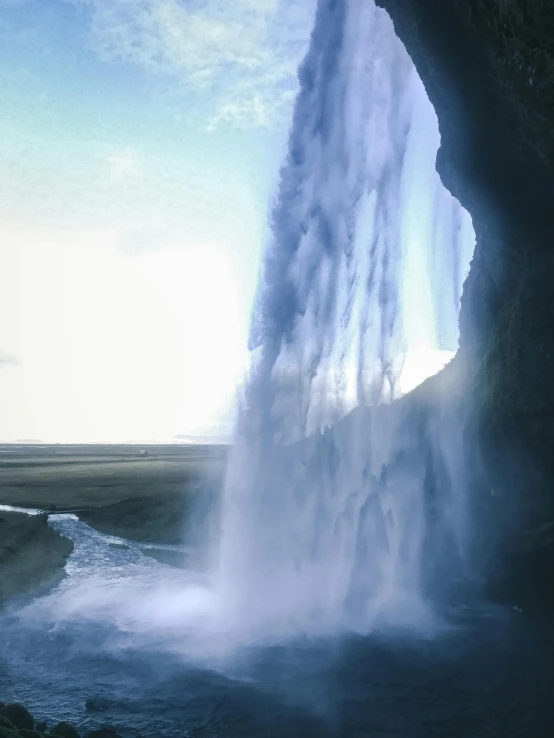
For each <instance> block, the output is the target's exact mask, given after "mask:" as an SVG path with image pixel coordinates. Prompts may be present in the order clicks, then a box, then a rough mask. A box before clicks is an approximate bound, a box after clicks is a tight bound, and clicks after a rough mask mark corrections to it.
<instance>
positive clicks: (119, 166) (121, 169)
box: [106, 149, 143, 184]
mask: <svg viewBox="0 0 554 738" xmlns="http://www.w3.org/2000/svg"><path fill="white" fill-rule="evenodd" d="M106 164H107V165H108V170H109V177H110V181H111V182H113V183H116V184H120V183H122V182H129V181H130V180H140V179H142V177H143V167H142V162H141V159H140V157H139V155H138V154H137V153H136V152H134V151H132V150H131V149H121V150H120V151H116V152H114V153H112V154H110V155H108V156H106Z"/></svg>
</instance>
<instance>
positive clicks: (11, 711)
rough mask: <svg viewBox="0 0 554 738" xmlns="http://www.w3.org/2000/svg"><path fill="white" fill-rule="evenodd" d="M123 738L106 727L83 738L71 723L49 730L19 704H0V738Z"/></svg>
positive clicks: (59, 724)
mask: <svg viewBox="0 0 554 738" xmlns="http://www.w3.org/2000/svg"><path fill="white" fill-rule="evenodd" d="M54 737H55V738H121V736H120V735H119V733H118V732H117V730H116V729H115V728H112V727H109V726H108V727H104V728H100V729H99V730H93V731H92V732H89V733H87V734H86V736H82V735H81V734H80V733H79V732H78V731H77V730H76V729H75V728H74V727H73V726H72V725H69V723H65V722H61V723H58V724H57V725H55V726H54V727H53V728H52V729H51V730H48V726H47V725H46V723H38V724H36V726H35V719H34V717H33V716H32V715H31V713H30V712H29V711H28V710H27V709H26V708H25V707H24V706H23V705H20V704H18V703H11V704H8V705H4V703H3V702H0V738H54Z"/></svg>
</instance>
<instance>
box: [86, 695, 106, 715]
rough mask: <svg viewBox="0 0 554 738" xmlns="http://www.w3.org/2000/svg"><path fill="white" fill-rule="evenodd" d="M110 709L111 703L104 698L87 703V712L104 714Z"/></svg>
mask: <svg viewBox="0 0 554 738" xmlns="http://www.w3.org/2000/svg"><path fill="white" fill-rule="evenodd" d="M109 708H110V701H109V700H107V699H105V698H103V697H92V698H91V699H88V700H87V701H86V702H85V709H86V711H87V712H102V711H103V710H108V709H109Z"/></svg>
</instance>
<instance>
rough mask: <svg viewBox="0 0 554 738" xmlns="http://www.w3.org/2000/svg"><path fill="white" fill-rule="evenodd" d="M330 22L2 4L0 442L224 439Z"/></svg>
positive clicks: (263, 3)
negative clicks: (276, 199)
mask: <svg viewBox="0 0 554 738" xmlns="http://www.w3.org/2000/svg"><path fill="white" fill-rule="evenodd" d="M314 4H315V3H310V2H306V0H302V1H301V2H298V3H294V2H289V1H287V2H285V0H282V1H280V0H236V1H235V2H233V3H229V2H224V1H223V0H207V1H204V2H201V1H195V0H191V1H190V2H184V1H183V0H133V2H130V1H129V0H50V1H49V2H44V1H43V0H0V110H1V113H2V114H1V116H0V273H1V274H2V277H1V278H0V280H1V281H2V283H3V284H2V297H1V298H0V304H1V309H2V314H3V315H4V316H6V315H9V316H10V317H9V319H8V320H6V319H4V320H3V321H2V325H1V327H0V367H1V371H0V402H1V403H2V407H3V413H2V419H1V420H0V439H4V440H13V439H15V438H21V437H24V438H40V439H42V440H46V441H64V440H75V441H91V440H114V441H117V440H121V441H124V440H131V439H133V438H156V439H165V438H168V437H171V436H172V435H174V434H177V433H182V434H188V433H190V434H194V433H200V434H202V433H204V432H217V431H218V429H219V427H220V426H221V425H225V422H226V418H227V415H228V408H229V407H230V403H231V395H232V390H233V388H234V387H235V385H236V378H237V376H239V375H240V372H241V371H243V369H244V365H245V362H246V350H245V346H246V333H247V329H248V316H249V312H250V306H251V302H252V298H253V293H254V289H255V284H256V279H257V274H258V269H259V257H260V253H261V249H262V247H263V244H264V242H265V240H266V238H267V233H266V214H267V210H268V202H269V200H270V198H271V196H272V193H273V191H274V188H275V184H276V182H277V177H278V168H279V163H280V160H281V157H282V152H283V147H284V143H285V140H286V134H287V129H288V121H289V120H290V111H291V106H292V101H293V99H294V94H295V90H296V76H295V70H296V67H297V64H298V62H299V61H300V59H301V58H302V56H303V54H304V52H305V50H306V47H307V43H308V40H309V35H310V30H311V24H312V12H313V6H314ZM214 275H215V276H214ZM218 275H219V276H218ZM137 326H138V327H137ZM112 334H113V335H112ZM137 398H140V399H137ZM137 406H138V409H137ZM202 407H203V408H204V410H202ZM214 429H215V431H214Z"/></svg>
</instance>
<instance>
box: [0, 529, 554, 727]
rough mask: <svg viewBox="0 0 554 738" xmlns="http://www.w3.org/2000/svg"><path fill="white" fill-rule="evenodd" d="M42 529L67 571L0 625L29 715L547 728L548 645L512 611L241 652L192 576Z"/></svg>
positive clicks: (471, 612) (88, 720)
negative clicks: (420, 629)
mask: <svg viewBox="0 0 554 738" xmlns="http://www.w3.org/2000/svg"><path fill="white" fill-rule="evenodd" d="M51 524H52V525H53V526H54V527H56V528H57V529H58V530H60V532H63V533H65V534H66V535H68V536H70V537H71V538H73V539H74V540H75V544H76V545H75V551H74V553H73V554H72V556H71V558H70V560H69V562H68V566H67V573H68V576H67V577H66V579H65V580H64V581H63V582H62V583H61V584H60V585H59V586H58V588H57V589H56V590H55V591H53V592H52V593H50V594H49V595H47V596H45V597H42V598H40V599H38V600H36V601H34V602H33V603H31V604H29V605H27V606H26V607H25V608H23V609H19V610H15V611H14V610H12V611H11V612H7V613H5V614H4V615H3V616H2V618H1V620H0V669H1V671H0V692H1V694H2V696H3V697H8V698H9V699H16V700H19V701H22V702H24V703H25V704H27V705H28V706H29V707H30V708H31V709H32V710H33V711H34V713H35V715H36V716H37V717H38V718H41V719H42V718H46V719H48V720H49V721H50V722H52V721H58V720H62V719H64V720H67V721H70V722H73V723H74V724H76V725H77V726H78V727H79V728H81V729H82V730H83V731H86V730H87V729H91V728H93V727H97V726H101V725H105V724H110V725H115V726H116V727H118V729H119V731H120V732H121V734H122V735H123V736H125V737H127V736H128V737H129V738H131V737H136V736H160V738H163V737H166V736H167V738H169V737H170V736H171V737H173V736H283V737H285V736H287V737H291V738H292V737H296V736H306V737H307V738H309V737H310V736H314V738H315V737H316V736H317V737H318V738H321V737H324V736H360V737H362V736H364V737H373V736H398V737H402V738H412V737H413V738H419V737H420V736H421V738H432V737H433V736H452V737H453V738H456V737H458V736H459V737H460V738H462V737H463V738H467V737H471V736H481V735H483V736H514V737H515V736H518V737H519V736H534V735H536V736H542V735H545V736H547V735H554V714H553V709H552V708H551V707H550V701H551V694H552V693H553V688H554V658H553V651H552V647H551V643H550V641H549V640H548V639H547V638H546V636H545V635H544V633H541V634H539V633H538V631H536V630H535V629H534V627H533V626H532V625H531V624H529V623H528V622H527V621H526V619H525V617H524V616H522V615H520V614H519V613H517V612H515V611H513V610H509V609H500V608H493V607H486V606H480V607H472V608H469V607H461V608H460V609H458V610H456V611H452V612H451V613H449V615H448V617H447V619H446V622H445V623H444V625H443V627H442V628H440V629H438V630H437V631H435V632H434V633H433V634H432V636H431V634H421V633H420V634H419V635H414V634H409V633H398V632H396V633H393V632H390V631H389V632H387V631H381V632H379V633H376V634H373V635H371V636H366V637H361V636H350V637H341V638H339V637H338V636H327V637H326V638H319V639H309V638H307V637H303V638H300V639H296V640H295V641H293V642H288V643H286V644H280V645H270V644H263V643H259V644H258V645H256V646H249V645H248V644H247V643H245V642H240V641H237V640H236V639H235V640H233V639H232V637H231V634H229V633H228V632H226V629H225V623H224V621H223V619H222V615H221V614H220V615H219V617H218V618H215V617H214V608H216V605H217V603H215V602H214V600H213V596H212V595H211V593H210V589H209V586H208V583H207V582H206V581H205V580H204V577H203V576H202V575H201V574H195V573H192V572H191V573H188V572H183V571H180V570H177V569H171V568H169V567H167V566H164V565H162V564H159V563H157V562H156V561H154V560H153V559H150V558H148V557H145V556H143V554H142V553H141V551H140V548H139V546H138V544H133V543H128V542H125V543H126V544H127V546H128V547H127V548H119V547H117V548H116V547H114V545H113V544H114V543H115V544H118V543H119V544H121V543H123V542H121V541H117V539H113V538H109V537H106V536H103V535H101V534H99V533H97V532H95V531H93V530H92V529H90V528H89V527H88V526H86V525H84V524H82V523H80V522H78V521H77V520H75V519H74V518H72V517H71V516H67V517H62V516H58V517H55V518H52V519H51ZM110 544H111V545H110Z"/></svg>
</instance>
